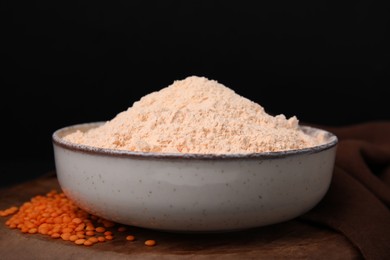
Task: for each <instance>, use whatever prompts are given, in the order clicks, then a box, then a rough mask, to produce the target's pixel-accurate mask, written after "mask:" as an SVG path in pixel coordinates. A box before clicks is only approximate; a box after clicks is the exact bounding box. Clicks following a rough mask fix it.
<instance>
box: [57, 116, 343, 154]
mask: <svg viewBox="0 0 390 260" xmlns="http://www.w3.org/2000/svg"><path fill="white" fill-rule="evenodd" d="M104 123H105V122H92V123H82V124H74V125H70V126H66V127H63V128H60V129H57V130H56V131H54V133H53V134H52V142H53V145H54V146H60V147H62V148H65V149H67V150H72V151H75V152H81V153H87V154H94V155H100V156H113V157H128V158H137V159H189V160H190V159H196V160H210V159H212V160H218V159H220V160H226V159H229V160H231V159H240V160H242V159H278V158H284V157H287V156H294V155H301V154H313V153H319V152H322V151H325V150H328V149H331V148H333V147H335V146H337V144H338V138H337V136H336V135H335V134H333V133H331V132H329V131H327V130H324V129H320V128H316V127H311V126H305V125H300V126H299V127H300V128H301V129H302V131H304V132H305V133H308V134H310V133H312V132H316V131H321V132H323V133H325V135H326V139H327V140H328V142H326V143H324V144H321V145H317V146H313V147H308V148H303V149H294V150H285V151H277V152H261V153H231V154H215V153H214V154H199V153H158V152H139V151H129V150H119V149H109V148H101V147H94V146H89V145H84V144H76V143H72V142H69V141H67V140H65V139H63V135H65V133H70V132H72V131H75V130H77V129H85V130H87V129H90V128H93V127H97V126H99V125H102V124H104Z"/></svg>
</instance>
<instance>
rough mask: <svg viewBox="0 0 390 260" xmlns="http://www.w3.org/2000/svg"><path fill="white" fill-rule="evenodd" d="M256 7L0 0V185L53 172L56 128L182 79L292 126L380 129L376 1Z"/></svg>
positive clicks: (382, 101) (381, 52) (383, 35)
mask: <svg viewBox="0 0 390 260" xmlns="http://www.w3.org/2000/svg"><path fill="white" fill-rule="evenodd" d="M255 2H259V1H252V3H241V1H116V3H111V2H109V1H89V2H87V1H82V0H80V1H77V2H76V3H69V2H58V1H34V0H33V1H25V2H21V1H17V0H12V1H11V0H6V1H2V2H1V4H0V17H1V18H0V19H1V43H2V47H1V49H0V50H1V60H0V65H2V68H1V82H0V83H1V86H2V88H1V89H2V94H1V100H2V101H1V116H2V118H1V121H2V123H1V137H2V141H1V144H2V155H1V177H0V178H1V179H0V182H1V183H2V184H4V185H5V184H6V183H11V182H15V181H20V180H24V179H28V178H32V177H35V176H37V175H40V174H42V173H44V172H45V171H47V170H50V169H53V168H54V162H53V154H52V146H51V134H52V132H53V131H54V130H56V129H58V128H61V127H64V126H67V125H70V124H76V123H83V122H91V121H103V120H108V119H111V118H112V117H114V116H115V115H116V114H117V113H118V112H120V111H123V110H125V109H127V107H129V106H131V104H132V103H133V102H134V101H136V100H138V99H139V98H140V97H142V96H143V95H145V94H147V93H150V92H152V91H156V90H159V89H160V88H163V87H165V86H167V85H169V84H171V83H172V82H173V80H176V79H183V78H185V77H187V76H190V75H199V76H206V77H208V78H210V79H216V80H218V81H219V82H221V83H223V84H225V85H226V86H228V87H230V88H232V89H234V90H235V91H236V92H237V93H239V94H241V95H243V96H245V97H247V98H249V99H252V100H254V101H256V102H259V103H260V104H261V105H262V106H264V107H265V109H266V110H267V111H268V112H269V113H271V114H279V113H284V114H286V115H287V116H292V115H296V116H297V117H298V118H299V119H300V120H301V121H302V122H308V123H315V124H326V125H347V124H355V123H360V122H365V121H372V120H389V119H390V112H389V111H390V109H389V106H390V104H389V102H388V100H389V96H390V88H389V86H390V85H389V78H388V75H389V74H388V72H389V71H388V69H389V61H390V60H389V58H390V48H389V46H390V41H389V17H390V16H389V9H387V6H385V1H383V2H378V1H368V0H363V1H332V2H331V1H299V2H296V1H282V2H281V1H268V2H267V1H262V2H265V3H256V4H254V3H255ZM341 2H342V3H341Z"/></svg>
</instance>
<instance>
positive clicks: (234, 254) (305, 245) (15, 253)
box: [0, 174, 361, 260]
mask: <svg viewBox="0 0 390 260" xmlns="http://www.w3.org/2000/svg"><path fill="white" fill-rule="evenodd" d="M52 189H57V190H60V187H59V185H58V182H57V179H56V177H55V175H54V174H52V175H48V176H45V177H43V178H39V179H36V180H34V181H30V182H26V183H22V184H19V185H16V186H13V187H9V188H6V189H2V190H0V198H1V199H0V209H5V208H7V207H10V206H12V205H17V206H18V205H21V204H22V203H23V202H25V201H27V200H29V199H30V198H31V197H33V196H35V195H38V194H45V193H46V192H48V191H50V190H52ZM7 219H8V218H4V217H3V218H0V252H1V258H2V259H6V260H8V259H72V260H73V259H129V258H131V259H193V258H196V259H216V258H217V259H343V260H344V259H361V256H360V254H359V252H358V251H357V250H356V249H355V248H354V247H353V246H352V245H351V244H350V243H349V242H348V240H347V239H346V238H345V237H343V236H342V235H340V234H338V233H335V232H334V231H332V230H329V229H327V228H325V227H320V226H314V225H310V224H308V223H305V222H302V221H300V220H297V219H296V220H292V221H288V222H285V223H281V224H276V225H271V226H267V227H261V228H255V229H250V230H245V231H237V232H230V233H218V234H181V233H167V232H160V231H154V230H147V229H142V228H136V227H128V231H126V232H123V233H120V232H116V233H115V239H114V240H112V241H109V242H105V243H100V244H96V245H94V246H92V247H85V246H77V245H75V244H73V243H71V242H68V241H63V240H60V239H51V238H49V237H46V236H43V235H40V234H34V235H30V234H29V235H27V234H23V233H21V232H20V231H19V230H12V229H9V228H7V227H6V225H5V224H4V223H5V221H6V220H7ZM128 234H132V235H134V236H135V237H136V241H134V242H129V241H126V239H125V236H126V235H128ZM146 239H155V240H156V241H157V242H158V245H157V246H155V247H146V246H144V245H143V243H144V241H145V240H146Z"/></svg>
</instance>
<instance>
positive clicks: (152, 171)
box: [52, 122, 338, 232]
mask: <svg viewBox="0 0 390 260" xmlns="http://www.w3.org/2000/svg"><path fill="white" fill-rule="evenodd" d="M100 124H102V123H101V122H97V123H89V124H80V125H74V126H69V127H65V128H62V129H59V130H57V131H55V132H54V133H53V139H52V140H53V146H54V157H55V166H56V172H57V177H58V181H59V183H60V186H61V188H62V190H63V192H64V193H65V194H66V196H68V197H69V198H70V199H72V200H73V201H74V202H75V203H76V204H77V205H78V206H79V207H80V208H82V209H84V210H86V211H87V212H89V213H91V214H94V215H97V216H100V217H102V218H105V219H108V220H111V221H115V222H117V223H122V224H126V225H132V226H137V227H143V228H148V229H157V230H165V231H172V232H224V231H234V230H242V229H248V228H253V227H260V226H264V225H270V224H275V223H279V222H283V221H287V220H290V219H293V218H295V217H297V216H299V215H301V214H303V213H305V212H307V211H309V210H310V209H311V208H313V207H314V206H315V205H316V204H317V203H318V202H319V201H320V200H321V199H322V198H323V197H324V195H325V194H326V192H327V190H328V188H329V185H330V181H331V178H332V172H333V167H334V160H335V154H336V147H337V142H338V140H337V137H336V136H335V135H333V134H332V133H329V132H326V131H324V130H321V129H317V128H311V127H307V126H306V127H305V126H303V127H302V130H303V131H305V132H306V133H308V134H311V135H314V134H318V133H322V134H324V135H325V136H326V142H325V143H324V144H323V145H319V146H316V147H312V148H307V149H300V150H291V151H283V152H267V153H251V154H164V153H145V152H131V151H124V150H114V149H103V148H97V147H91V146H86V145H80V144H74V143H70V142H68V141H66V140H64V139H63V137H64V136H65V135H67V134H69V133H71V132H73V131H76V130H81V131H86V130H88V129H90V128H93V127H97V126H99V125H100Z"/></svg>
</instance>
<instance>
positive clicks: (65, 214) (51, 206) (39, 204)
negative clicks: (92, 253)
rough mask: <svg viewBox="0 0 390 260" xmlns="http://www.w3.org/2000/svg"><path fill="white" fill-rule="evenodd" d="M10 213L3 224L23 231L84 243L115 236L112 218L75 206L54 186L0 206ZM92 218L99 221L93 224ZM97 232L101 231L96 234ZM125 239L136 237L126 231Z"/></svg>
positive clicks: (0, 212)
mask: <svg viewBox="0 0 390 260" xmlns="http://www.w3.org/2000/svg"><path fill="white" fill-rule="evenodd" d="M10 215H13V216H11V218H10V219H8V220H7V221H6V222H5V224H6V225H7V226H8V227H9V228H11V229H19V230H20V231H21V232H22V233H27V234H37V233H38V234H41V235H47V236H50V237H51V238H53V239H57V238H61V239H62V240H64V241H71V242H73V243H75V244H77V245H85V246H92V245H93V244H95V243H98V242H105V241H107V240H113V239H114V234H113V232H112V231H111V230H107V229H108V228H112V227H114V226H115V225H116V223H115V222H112V221H109V220H106V219H102V218H99V217H97V216H95V215H91V214H88V213H87V212H85V211H84V210H82V209H80V208H78V206H76V205H75V204H74V202H72V201H71V200H69V199H68V198H67V197H66V196H65V194H64V193H57V192H56V191H54V190H53V191H50V192H48V193H47V194H46V196H42V195H38V196H35V197H33V198H31V200H30V201H28V202H25V203H24V204H23V205H22V206H20V207H16V206H12V207H10V208H8V209H5V210H0V217H7V216H10ZM93 221H94V222H97V223H101V225H100V226H98V227H96V228H95V226H94V224H93V223H92V222H93ZM117 230H118V232H124V231H126V230H127V227H125V226H120V227H118V229H117ZM96 233H102V235H99V236H98V235H96ZM86 236H88V237H86ZM126 240H128V241H134V240H135V237H134V236H133V235H128V236H126ZM145 245H147V246H154V245H156V241H155V240H146V241H145Z"/></svg>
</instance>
